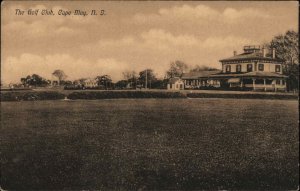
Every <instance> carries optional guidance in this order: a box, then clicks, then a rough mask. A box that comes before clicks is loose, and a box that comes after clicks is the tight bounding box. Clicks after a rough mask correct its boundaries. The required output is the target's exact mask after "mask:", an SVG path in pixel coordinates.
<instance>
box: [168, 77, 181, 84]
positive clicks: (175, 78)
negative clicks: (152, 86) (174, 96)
mask: <svg viewBox="0 0 300 191" xmlns="http://www.w3.org/2000/svg"><path fill="white" fill-rule="evenodd" d="M178 80H181V79H180V78H179V77H174V78H170V79H169V83H170V84H175V82H177V81H178Z"/></svg>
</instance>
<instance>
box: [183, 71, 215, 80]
mask: <svg viewBox="0 0 300 191" xmlns="http://www.w3.org/2000/svg"><path fill="white" fill-rule="evenodd" d="M220 72H221V70H213V71H199V72H189V73H183V74H182V77H181V78H182V79H198V78H205V77H209V76H211V75H213V74H218V73H220Z"/></svg>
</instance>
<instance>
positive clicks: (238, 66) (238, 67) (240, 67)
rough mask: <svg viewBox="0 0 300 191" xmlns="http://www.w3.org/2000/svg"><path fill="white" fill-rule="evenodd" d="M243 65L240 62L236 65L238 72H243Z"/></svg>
mask: <svg viewBox="0 0 300 191" xmlns="http://www.w3.org/2000/svg"><path fill="white" fill-rule="evenodd" d="M241 71H242V66H241V65H240V64H238V65H236V72H241Z"/></svg>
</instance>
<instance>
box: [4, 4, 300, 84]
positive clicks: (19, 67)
mask: <svg viewBox="0 0 300 191" xmlns="http://www.w3.org/2000/svg"><path fill="white" fill-rule="evenodd" d="M16 9H20V10H22V11H24V14H23V15H18V14H16ZM29 9H32V10H37V9H38V10H39V12H38V15H28V10H29ZM42 10H48V11H50V10H52V11H53V13H54V14H55V15H42V14H41V13H42ZM59 10H62V11H63V12H67V11H71V15H67V16H64V15H59V14H58V13H59ZM75 10H81V11H86V12H87V13H88V14H90V12H91V11H92V10H96V11H97V13H98V15H87V16H82V15H73V14H74V11H75ZM100 10H104V12H105V15H100ZM298 20H299V19H298V3H297V2H296V1H295V2H292V1H287V2H280V1H277V2H276V1H274V2H259V1H253V2H240V1H214V2H205V1H187V2H183V1H141V2H137V1H129V2H125V1H75V2H71V1H53V2H51V1H27V2H21V1H20V2H18V1H6V2H2V4H1V80H2V83H10V82H12V83H17V82H20V78H21V77H26V76H27V75H31V74H34V73H36V74H39V75H40V76H42V77H44V78H47V79H52V78H53V77H52V75H51V74H52V73H53V71H54V70H56V69H61V70H63V71H64V72H65V73H66V74H67V76H68V79H69V80H75V79H79V78H87V77H96V76H99V75H105V74H108V75H110V76H111V77H112V79H113V81H115V82H116V81H117V80H120V79H122V72H124V71H132V70H134V71H136V72H139V71H141V70H143V69H146V68H151V69H153V70H154V72H155V74H156V75H157V76H158V77H161V78H162V77H163V76H164V74H165V72H166V71H167V69H168V68H169V66H170V63H171V62H172V61H175V60H181V61H183V62H185V63H186V64H188V65H189V66H191V67H193V66H195V65H199V66H210V67H215V68H221V65H220V62H219V60H220V59H223V58H227V57H231V56H232V55H233V51H237V53H242V49H243V46H244V45H260V44H263V43H267V42H269V41H270V40H271V39H272V38H273V37H274V36H275V35H279V34H284V33H285V32H286V31H287V30H295V31H298Z"/></svg>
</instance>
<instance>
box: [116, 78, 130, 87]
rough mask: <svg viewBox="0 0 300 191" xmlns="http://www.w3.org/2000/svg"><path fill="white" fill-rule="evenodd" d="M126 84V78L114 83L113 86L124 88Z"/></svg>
mask: <svg viewBox="0 0 300 191" xmlns="http://www.w3.org/2000/svg"><path fill="white" fill-rule="evenodd" d="M127 84H128V82H127V80H120V81H118V82H117V83H116V84H115V87H116V88H117V89H124V88H126V86H127Z"/></svg>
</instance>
